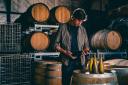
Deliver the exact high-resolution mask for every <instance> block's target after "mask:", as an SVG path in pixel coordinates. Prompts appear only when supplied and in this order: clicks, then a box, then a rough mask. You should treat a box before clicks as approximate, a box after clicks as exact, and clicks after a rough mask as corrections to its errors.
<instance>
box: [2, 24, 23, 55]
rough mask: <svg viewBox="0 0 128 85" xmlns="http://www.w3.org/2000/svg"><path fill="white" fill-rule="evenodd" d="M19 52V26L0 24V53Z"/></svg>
mask: <svg viewBox="0 0 128 85" xmlns="http://www.w3.org/2000/svg"><path fill="white" fill-rule="evenodd" d="M19 52H21V25H20V24H16V23H8V24H2V23H1V24H0V53H19Z"/></svg>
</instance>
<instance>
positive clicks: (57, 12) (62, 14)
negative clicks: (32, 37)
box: [49, 6, 71, 24]
mask: <svg viewBox="0 0 128 85" xmlns="http://www.w3.org/2000/svg"><path fill="white" fill-rule="evenodd" d="M70 18H71V11H70V9H69V8H68V7H66V6H57V7H54V8H53V9H51V10H50V19H49V23H50V24H57V23H67V22H69V21H70Z"/></svg>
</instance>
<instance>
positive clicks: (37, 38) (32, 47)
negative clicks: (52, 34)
mask: <svg viewBox="0 0 128 85" xmlns="http://www.w3.org/2000/svg"><path fill="white" fill-rule="evenodd" d="M49 43H50V40H49V37H48V35H47V34H45V33H43V32H32V33H30V34H29V35H27V36H26V37H25V39H24V41H23V45H22V47H23V48H22V49H25V50H24V51H26V52H33V51H44V50H46V49H47V48H48V46H49Z"/></svg>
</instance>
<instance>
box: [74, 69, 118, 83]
mask: <svg viewBox="0 0 128 85" xmlns="http://www.w3.org/2000/svg"><path fill="white" fill-rule="evenodd" d="M72 85H118V81H117V76H116V73H115V72H110V73H104V74H85V73H83V74H82V73H80V71H79V70H76V71H74V73H73V77H72Z"/></svg>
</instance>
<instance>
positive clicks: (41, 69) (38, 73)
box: [34, 61, 48, 85]
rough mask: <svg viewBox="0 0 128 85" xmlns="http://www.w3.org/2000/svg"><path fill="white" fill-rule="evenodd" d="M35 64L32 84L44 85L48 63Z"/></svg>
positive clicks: (38, 62)
mask: <svg viewBox="0 0 128 85" xmlns="http://www.w3.org/2000/svg"><path fill="white" fill-rule="evenodd" d="M35 63H36V65H35V75H34V83H35V84H36V85H45V73H46V68H47V63H48V62H45V61H37V62H35Z"/></svg>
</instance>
